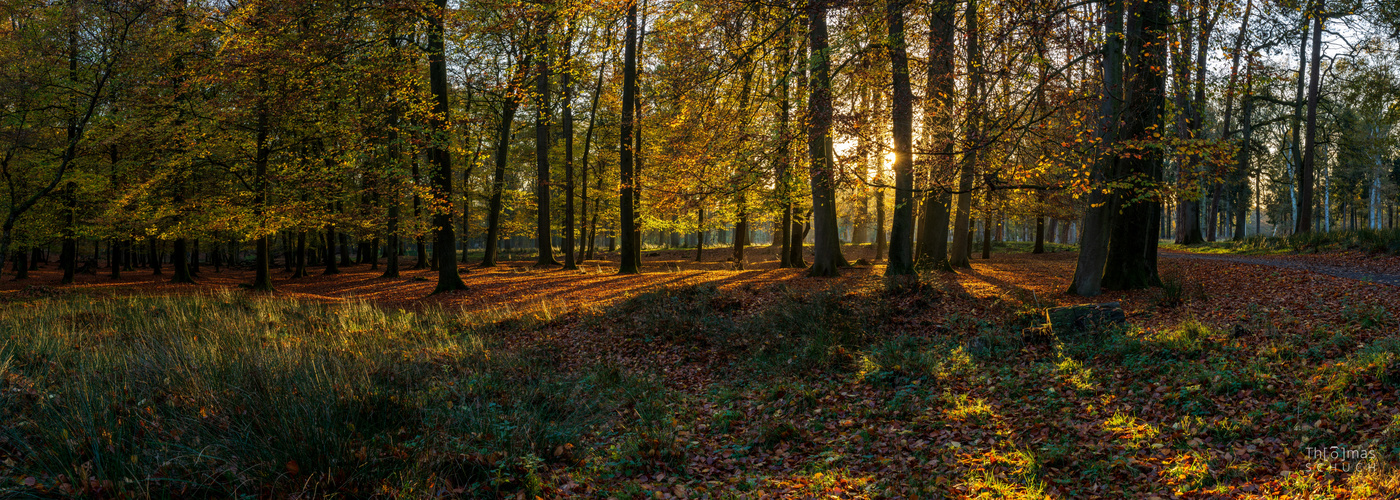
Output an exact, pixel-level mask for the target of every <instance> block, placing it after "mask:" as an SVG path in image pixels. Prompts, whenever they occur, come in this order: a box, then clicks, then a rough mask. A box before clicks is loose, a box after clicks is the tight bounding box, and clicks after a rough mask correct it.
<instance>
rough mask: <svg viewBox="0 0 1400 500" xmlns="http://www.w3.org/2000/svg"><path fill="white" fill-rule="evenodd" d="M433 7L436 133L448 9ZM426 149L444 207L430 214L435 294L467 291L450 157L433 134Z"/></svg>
mask: <svg viewBox="0 0 1400 500" xmlns="http://www.w3.org/2000/svg"><path fill="white" fill-rule="evenodd" d="M435 2H436V8H434V9H433V10H432V11H431V13H430V15H429V26H428V76H429V80H430V85H431V88H432V96H433V118H432V120H431V122H430V123H429V126H430V127H431V130H432V131H433V132H434V134H435V135H437V134H445V133H446V132H447V126H446V124H447V123H448V112H449V110H450V109H451V108H449V107H448V105H447V61H446V54H445V52H444V50H443V15H444V14H445V13H446V10H447V0H435ZM434 139H436V140H434V141H433V142H432V143H431V146H429V148H428V158H429V159H430V160H431V161H432V165H433V167H434V170H433V172H432V182H431V187H432V194H433V197H434V199H436V200H440V201H441V202H442V204H443V205H445V206H444V207H442V208H440V209H438V210H437V212H436V213H434V214H433V226H434V231H435V232H436V235H437V239H436V240H435V241H434V242H433V245H434V249H433V254H434V255H436V258H437V259H438V283H437V287H436V288H434V289H433V293H434V294H438V293H442V292H451V291H456V290H466V289H467V285H466V283H463V282H462V276H461V274H459V271H458V270H457V252H456V250H454V249H453V245H455V244H456V242H457V238H456V237H454V236H453V224H452V210H451V206H452V202H451V200H452V199H453V198H452V156H451V152H450V151H448V146H447V144H446V143H447V138H446V137H440V136H439V137H435V138H434Z"/></svg>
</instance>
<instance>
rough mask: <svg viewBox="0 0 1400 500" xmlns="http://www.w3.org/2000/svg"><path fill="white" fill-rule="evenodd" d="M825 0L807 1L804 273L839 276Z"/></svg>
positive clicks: (838, 241) (839, 249)
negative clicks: (809, 240) (809, 246)
mask: <svg viewBox="0 0 1400 500" xmlns="http://www.w3.org/2000/svg"><path fill="white" fill-rule="evenodd" d="M826 2H827V0H808V1H807V20H808V22H809V23H810V28H809V31H808V33H807V37H808V40H809V43H810V48H811V63H810V67H811V68H812V78H811V88H810V89H809V90H808V93H807V121H808V124H807V155H808V158H809V160H808V161H809V162H810V164H809V166H808V172H809V176H810V177H811V186H812V225H813V229H814V230H815V233H816V235H815V240H814V244H813V250H814V256H813V258H812V267H811V268H809V269H808V270H807V276H812V277H817V276H839V275H840V271H839V270H838V268H839V267H841V266H845V265H846V262H845V261H844V260H843V259H842V258H841V241H840V240H839V239H838V238H839V235H838V233H837V227H836V179H835V176H834V173H833V170H834V168H833V167H834V165H831V164H830V163H829V156H828V147H827V144H828V139H829V138H830V136H831V58H830V54H828V52H827V50H828V47H827V29H826V14H827V4H826Z"/></svg>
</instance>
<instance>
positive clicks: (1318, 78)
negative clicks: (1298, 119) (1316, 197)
mask: <svg viewBox="0 0 1400 500" xmlns="http://www.w3.org/2000/svg"><path fill="white" fill-rule="evenodd" d="M1326 9H1327V0H1317V6H1316V8H1315V9H1313V11H1312V13H1311V14H1310V15H1312V18H1313V29H1312V58H1311V59H1312V67H1311V68H1310V69H1309V76H1308V117H1307V123H1306V125H1305V126H1304V127H1305V128H1304V129H1303V135H1304V140H1305V141H1306V142H1305V143H1304V144H1305V146H1304V149H1303V164H1302V165H1301V166H1300V167H1299V168H1298V220H1297V227H1296V228H1295V229H1294V230H1293V232H1294V233H1307V232H1311V231H1312V209H1313V206H1312V204H1313V163H1314V162H1315V158H1316V157H1317V99H1318V88H1319V86H1320V85H1321V83H1322V74H1321V68H1322V64H1321V62H1322V15H1323V12H1324V11H1325V10H1326Z"/></svg>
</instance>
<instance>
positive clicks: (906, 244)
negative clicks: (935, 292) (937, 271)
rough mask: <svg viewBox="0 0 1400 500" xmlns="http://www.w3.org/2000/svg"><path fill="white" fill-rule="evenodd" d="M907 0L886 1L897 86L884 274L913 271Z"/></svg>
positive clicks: (893, 103) (892, 109) (892, 107)
mask: <svg viewBox="0 0 1400 500" xmlns="http://www.w3.org/2000/svg"><path fill="white" fill-rule="evenodd" d="M904 1H905V0H889V1H887V2H886V3H885V5H886V10H887V12H886V23H887V27H888V29H889V38H888V40H887V43H888V44H889V53H890V76H891V80H892V82H893V87H894V98H893V99H892V100H891V101H890V114H891V115H892V118H893V120H892V121H893V129H892V134H893V136H894V223H893V224H892V225H891V226H890V258H889V262H888V263H887V264H886V266H885V276H896V275H906V274H914V154H913V142H914V127H913V116H914V110H913V100H914V96H913V92H912V91H911V90H910V88H909V60H908V54H907V52H906V50H905V46H904ZM833 213H834V210H833Z"/></svg>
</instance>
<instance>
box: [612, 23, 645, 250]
mask: <svg viewBox="0 0 1400 500" xmlns="http://www.w3.org/2000/svg"><path fill="white" fill-rule="evenodd" d="M629 4H630V5H628V7H627V33H626V34H625V35H624V38H626V42H625V43H626V48H625V49H623V55H622V65H623V67H622V132H621V134H619V135H620V136H621V138H620V140H621V145H620V147H619V148H618V168H619V173H618V176H619V177H618V179H619V183H620V185H619V189H620V192H621V195H620V196H621V198H622V199H621V201H620V205H621V208H622V263H621V264H620V265H619V267H618V273H620V274H636V273H639V272H641V269H640V267H641V266H639V265H638V262H639V261H640V260H641V253H642V249H641V248H638V247H637V244H638V243H639V242H638V241H637V240H635V239H633V238H632V234H633V233H635V232H636V231H637V213H636V210H637V205H636V202H635V200H634V197H635V192H634V188H635V184H636V182H637V180H636V177H635V175H634V174H635V173H636V172H635V171H634V169H633V167H634V165H633V163H632V160H633V153H634V152H633V147H635V142H633V134H634V133H636V132H635V131H634V130H633V127H634V125H635V123H636V122H635V120H636V112H635V106H636V95H637V0H630V1H629Z"/></svg>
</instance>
